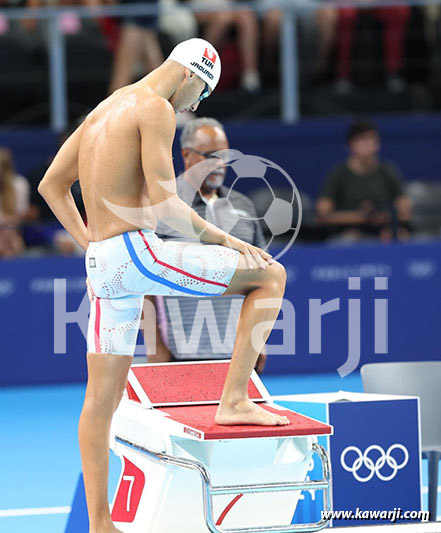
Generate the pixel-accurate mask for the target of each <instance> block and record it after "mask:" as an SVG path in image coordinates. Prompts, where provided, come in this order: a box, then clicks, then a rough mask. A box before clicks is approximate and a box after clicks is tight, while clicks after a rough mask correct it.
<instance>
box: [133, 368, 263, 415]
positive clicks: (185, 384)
mask: <svg viewBox="0 0 441 533" xmlns="http://www.w3.org/2000/svg"><path fill="white" fill-rule="evenodd" d="M228 366H229V363H228V362H227V363H211V362H210V363H200V362H198V363H188V364H187V363H186V364H179V363H171V364H159V365H134V366H133V367H132V371H133V373H134V374H135V378H136V380H137V381H138V382H139V384H140V385H141V387H142V389H143V391H144V392H145V394H146V395H147V397H148V399H149V400H150V402H151V403H152V404H153V405H156V406H160V405H167V404H181V405H182V404H189V403H190V404H203V403H210V402H212V403H213V402H219V400H220V398H221V394H222V389H223V386H224V381H225V378H226V375H227V371H228ZM132 379H133V377H132ZM259 381H260V380H259ZM259 386H260V387H261V390H264V387H263V385H262V384H261V383H260V384H259ZM128 393H129V398H130V399H131V400H135V401H139V400H140V399H141V398H138V396H139V394H136V393H135V391H134V390H133V383H132V382H131V378H130V376H129V387H128ZM248 394H249V397H250V399H252V400H254V401H256V400H261V401H262V400H264V399H265V398H263V396H262V392H261V391H259V389H258V387H257V386H256V384H255V383H254V382H253V381H252V380H250V382H249V384H248Z"/></svg>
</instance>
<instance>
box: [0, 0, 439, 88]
mask: <svg viewBox="0 0 441 533" xmlns="http://www.w3.org/2000/svg"><path fill="white" fill-rule="evenodd" d="M293 1H294V0H293ZM79 3H83V4H84V3H85V4H87V5H89V6H90V8H91V9H92V10H94V9H95V8H96V6H97V5H98V4H100V3H104V4H114V3H118V2H117V0H47V1H44V0H0V8H4V7H17V6H27V7H28V8H29V19H25V20H21V21H11V22H9V21H8V20H7V18H5V17H4V16H1V15H0V37H1V36H6V35H10V36H14V35H15V36H17V37H18V38H19V39H20V42H21V43H23V42H25V41H26V43H27V45H28V44H29V41H31V40H32V39H35V40H38V39H40V40H44V38H45V37H44V28H43V27H44V23H40V22H38V21H36V20H35V19H33V18H32V9H33V8H35V7H38V6H41V5H54V4H56V5H64V6H66V5H75V4H77V5H78V4H79ZM120 3H121V4H129V3H130V4H139V5H148V6H155V7H157V8H158V9H160V8H161V6H162V7H169V6H175V7H178V8H179V10H178V11H176V12H173V13H168V14H167V12H163V13H162V14H160V15H159V16H157V15H143V16H124V17H114V18H111V17H102V16H98V15H97V16H96V17H95V18H92V19H81V18H79V17H78V16H77V15H76V14H75V13H74V12H73V11H71V12H69V11H67V12H65V13H64V14H63V16H62V17H61V20H60V25H61V28H62V31H63V32H64V33H65V34H68V35H75V34H79V33H83V34H86V33H87V32H89V33H90V34H94V35H95V37H96V33H97V29H99V33H100V36H101V37H102V39H103V42H105V46H106V47H107V48H108V49H109V50H110V51H111V53H112V55H113V71H112V73H111V76H110V80H109V83H108V91H109V92H112V91H113V90H115V89H116V88H118V87H120V86H123V85H125V84H127V83H129V82H130V81H131V80H133V79H134V78H136V77H139V76H141V75H143V74H145V73H146V72H149V71H150V70H152V69H154V68H155V67H156V66H157V65H159V64H160V63H161V62H162V60H163V58H164V56H165V55H167V54H168V52H169V51H170V49H171V47H172V46H173V45H174V44H175V43H176V42H178V41H180V40H183V39H186V38H189V37H192V36H201V37H204V38H205V39H207V40H209V41H210V42H212V43H213V44H214V45H215V47H216V48H218V49H219V50H220V51H221V55H222V59H223V63H224V65H225V67H226V68H225V69H224V74H223V76H222V80H221V86H220V89H222V88H237V87H238V88H241V89H243V90H245V91H248V92H258V91H259V90H260V89H261V88H262V87H266V86H277V85H278V75H279V72H278V55H279V40H280V29H281V24H282V20H283V13H282V12H281V11H279V10H277V9H274V8H271V2H269V1H268V0H257V5H259V6H261V7H262V8H265V10H264V11H260V12H255V11H254V10H252V9H239V10H237V11H229V10H228V7H229V6H230V7H231V6H233V7H234V4H235V0H216V1H214V0H194V1H193V2H192V4H193V5H196V6H200V8H201V9H204V8H207V7H210V6H211V7H213V5H215V7H216V10H215V11H209V12H207V11H206V12H204V11H201V12H200V13H193V12H192V11H191V10H189V9H188V8H187V7H186V3H187V2H186V1H185V0H120ZM246 3H247V0H245V1H242V2H241V4H242V5H244V4H245V5H246ZM254 3H256V2H254ZM322 4H323V7H321V8H320V9H316V10H315V9H312V8H311V7H310V6H308V0H302V2H301V5H302V9H301V10H299V48H300V60H301V65H300V67H301V70H302V71H305V70H306V71H307V72H306V79H307V83H309V84H311V85H317V84H318V85H320V84H326V85H328V86H333V87H334V89H335V91H336V92H338V93H341V94H346V93H349V92H350V91H351V90H352V89H353V87H354V82H358V81H360V79H361V80H363V76H361V78H360V76H357V72H355V74H354V61H355V59H356V60H357V65H358V67H357V68H358V70H360V68H361V70H363V62H365V63H369V55H375V53H376V52H377V51H378V50H377V48H378V47H376V46H373V45H372V43H373V41H372V39H370V38H367V40H366V39H364V41H363V39H361V38H360V35H361V36H362V37H363V35H364V36H366V35H365V33H363V31H361V29H363V28H366V25H367V26H368V27H369V30H370V32H371V33H373V34H375V35H376V36H377V41H379V42H381V43H382V64H383V65H382V70H383V74H384V76H383V80H384V86H385V87H386V88H387V90H388V91H389V92H392V93H396V92H400V91H403V90H404V89H405V87H406V83H407V81H408V80H409V77H410V78H412V77H413V78H415V76H416V77H417V78H418V76H420V77H425V78H426V80H430V81H431V82H433V83H438V82H439V76H440V68H439V67H440V63H441V17H440V6H435V5H431V6H427V7H409V6H406V5H394V6H387V7H381V8H375V9H369V8H365V7H364V4H365V3H364V1H363V0H354V5H353V6H352V7H341V8H340V7H335V6H330V5H327V2H326V0H323V2H322ZM217 8H218V9H217ZM360 25H361V26H360ZM409 35H410V36H411V39H410V40H409ZM360 39H361V40H360ZM361 41H363V42H361ZM415 41H417V42H415ZM419 57H420V59H421V58H422V57H424V62H425V64H424V65H423V66H421V65H419V64H418V59H419ZM354 58H355V59H354ZM355 70H357V69H355ZM423 71H424V72H423ZM412 72H413V74H412ZM415 72H416V74H415Z"/></svg>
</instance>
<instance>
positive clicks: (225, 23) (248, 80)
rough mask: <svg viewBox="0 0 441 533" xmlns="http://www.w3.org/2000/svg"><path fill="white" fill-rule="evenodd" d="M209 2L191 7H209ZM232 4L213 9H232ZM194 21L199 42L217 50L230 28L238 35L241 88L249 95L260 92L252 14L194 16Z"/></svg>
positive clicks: (255, 26)
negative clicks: (197, 23)
mask: <svg viewBox="0 0 441 533" xmlns="http://www.w3.org/2000/svg"><path fill="white" fill-rule="evenodd" d="M211 3H212V2H211V0H195V1H194V2H193V4H194V5H200V6H201V7H205V6H210V4H211ZM231 3H232V2H231V0H220V1H216V5H225V6H226V7H228V5H231ZM195 16H196V19H197V21H198V22H199V23H200V24H201V25H202V38H204V39H206V40H207V41H209V42H210V43H212V44H213V46H214V47H215V48H216V49H217V50H221V49H222V45H223V44H224V43H225V41H226V38H227V37H228V33H229V32H230V30H231V29H232V28H234V29H236V31H237V39H238V46H239V53H240V60H241V66H242V74H241V79H240V86H241V88H242V89H245V90H246V91H249V92H256V91H258V90H259V89H260V75H259V71H258V65H257V52H258V24H257V17H256V15H255V13H253V11H250V10H241V11H228V10H225V11H215V12H213V11H211V12H206V13H196V14H195Z"/></svg>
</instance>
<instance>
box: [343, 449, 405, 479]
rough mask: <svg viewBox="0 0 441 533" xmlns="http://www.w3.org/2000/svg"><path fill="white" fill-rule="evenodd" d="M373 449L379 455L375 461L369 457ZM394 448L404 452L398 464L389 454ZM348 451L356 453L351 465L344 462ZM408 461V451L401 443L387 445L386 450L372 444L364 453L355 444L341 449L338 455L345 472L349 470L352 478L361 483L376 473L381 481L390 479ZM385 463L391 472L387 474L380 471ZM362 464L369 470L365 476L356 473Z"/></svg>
mask: <svg viewBox="0 0 441 533" xmlns="http://www.w3.org/2000/svg"><path fill="white" fill-rule="evenodd" d="M374 450H376V451H378V452H379V453H380V456H379V457H378V459H377V460H376V461H375V462H374V460H373V459H371V458H370V457H369V454H370V453H371V452H372V451H374ZM394 450H401V451H402V452H403V454H404V457H403V460H402V461H401V463H400V464H398V462H397V460H396V459H395V458H394V457H392V455H391V454H392V452H393V451H394ZM349 452H355V453H356V454H357V458H356V459H355V461H354V462H353V463H352V465H348V464H347V463H346V455H347V454H348V453H349ZM408 461H409V452H408V451H407V449H406V447H405V446H403V445H402V444H392V446H389V448H388V449H387V451H386V452H385V451H384V450H383V448H382V447H381V446H378V445H377V444H373V445H372V446H369V447H368V448H366V451H365V452H364V453H362V452H361V450H360V449H359V448H357V447H356V446H348V447H347V448H345V449H344V450H343V452H342V454H341V456H340V463H341V466H342V467H343V468H344V469H345V470H346V471H347V472H351V473H352V474H353V476H354V478H355V479H356V480H357V481H360V482H361V483H366V482H367V481H370V480H371V479H372V478H373V477H374V475H377V477H378V478H379V479H381V480H382V481H391V480H392V479H394V477H395V476H396V475H397V472H398V470H401V469H402V468H404V467H405V466H406V465H407V463H408ZM386 463H387V465H388V466H389V467H390V468H391V469H392V472H391V473H390V474H388V475H384V474H382V473H381V472H380V471H381V469H382V468H383V467H384V465H385V464H386ZM362 466H364V467H366V468H367V469H368V470H369V471H370V472H369V474H368V475H367V476H365V477H362V476H361V475H360V474H359V473H358V471H359V470H360V468H361V467H362Z"/></svg>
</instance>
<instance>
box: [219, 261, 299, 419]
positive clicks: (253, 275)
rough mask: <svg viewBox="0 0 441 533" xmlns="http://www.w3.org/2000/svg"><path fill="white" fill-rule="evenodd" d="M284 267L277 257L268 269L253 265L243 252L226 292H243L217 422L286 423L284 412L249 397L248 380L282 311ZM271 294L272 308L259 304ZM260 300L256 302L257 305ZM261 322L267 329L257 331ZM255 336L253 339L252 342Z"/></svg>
mask: <svg viewBox="0 0 441 533" xmlns="http://www.w3.org/2000/svg"><path fill="white" fill-rule="evenodd" d="M285 284H286V272H285V268H284V267H283V266H282V265H281V264H280V263H278V262H277V261H275V262H274V263H273V264H271V265H268V266H267V267H266V268H265V269H261V268H254V269H250V268H249V267H248V266H247V261H246V258H245V256H244V255H243V254H241V255H240V257H239V262H238V265H237V268H236V271H235V273H234V275H233V278H232V279H231V282H230V284H229V286H228V289H227V290H226V291H225V292H224V293H223V294H224V295H230V294H243V295H245V299H244V302H243V305H242V309H241V313H240V316H239V322H238V326H237V333H236V342H235V344H234V349H233V354H232V358H231V363H230V366H229V369H228V374H227V378H226V380H225V384H224V389H223V393H222V398H221V401H220V405H219V408H218V410H217V413H216V419H215V420H216V423H218V424H223V425H233V424H256V425H285V424H288V423H289V420H288V419H287V418H286V417H284V416H279V415H275V414H273V413H270V412H268V411H266V410H264V409H262V408H261V407H259V406H258V405H257V404H255V403H253V402H251V401H250V400H249V398H248V382H249V379H250V376H251V372H252V371H253V368H254V366H255V364H256V361H257V358H258V356H259V353H260V352H261V350H262V348H263V345H264V344H265V342H266V340H267V338H268V336H269V334H270V333H271V330H272V328H273V326H274V322H275V321H276V319H277V316H278V314H279V311H280V308H281V305H282V300H283V295H284V292H285ZM266 298H271V299H272V302H271V307H270V308H259V306H258V305H259V301H260V300H263V299H266ZM256 304H257V305H256ZM260 323H265V331H264V332H263V335H262V334H258V333H257V330H258V328H259V324H260ZM253 337H255V338H254V342H253Z"/></svg>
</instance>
